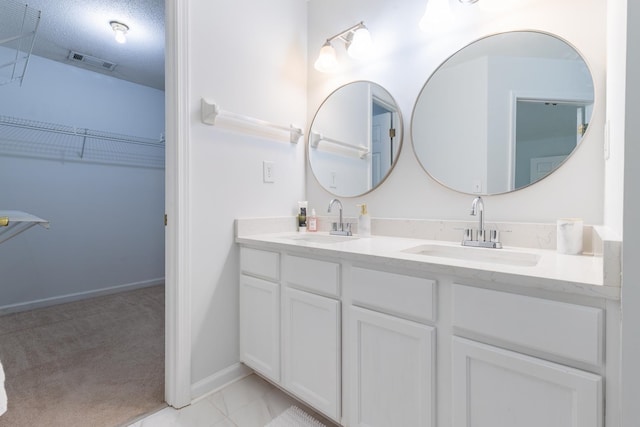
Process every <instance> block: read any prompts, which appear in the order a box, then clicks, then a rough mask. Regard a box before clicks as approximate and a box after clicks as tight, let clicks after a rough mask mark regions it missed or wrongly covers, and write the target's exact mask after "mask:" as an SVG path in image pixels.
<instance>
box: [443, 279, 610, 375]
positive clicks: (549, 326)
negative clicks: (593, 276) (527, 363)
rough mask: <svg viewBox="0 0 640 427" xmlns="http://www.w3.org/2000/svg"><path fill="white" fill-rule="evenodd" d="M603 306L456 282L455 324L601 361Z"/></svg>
mask: <svg viewBox="0 0 640 427" xmlns="http://www.w3.org/2000/svg"><path fill="white" fill-rule="evenodd" d="M603 319H604V313H603V310H602V309H599V308H595V307H585V306H581V305H576V304H570V303H564V302H558V301H551V300H546V299H542V298H534V297H529V296H523V295H516V294H510V293H507V292H500V291H494V290H488V289H481V288H474V287H470V286H464V285H453V326H454V327H457V328H462V329H464V330H467V331H471V332H476V333H479V334H482V335H484V336H487V337H491V338H496V339H499V340H503V341H506V342H509V343H513V344H516V345H518V346H522V347H525V348H530V349H533V350H536V351H541V352H544V353H548V354H552V355H555V356H560V357H563V358H569V359H572V360H575V361H578V362H586V363H589V364H591V365H595V366H599V365H601V364H602V360H603V330H604V329H603Z"/></svg>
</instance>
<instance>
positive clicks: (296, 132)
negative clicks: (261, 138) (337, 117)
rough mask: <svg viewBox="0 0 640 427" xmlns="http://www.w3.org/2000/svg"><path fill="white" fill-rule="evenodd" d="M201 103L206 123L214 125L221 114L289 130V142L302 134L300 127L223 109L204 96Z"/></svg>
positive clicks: (258, 124) (247, 121)
mask: <svg viewBox="0 0 640 427" xmlns="http://www.w3.org/2000/svg"><path fill="white" fill-rule="evenodd" d="M201 105H202V107H201V109H202V123H204V124H206V125H212V126H215V124H216V118H217V117H218V116H221V117H225V118H229V119H232V120H237V121H241V122H246V123H250V124H252V125H256V126H260V127H266V128H271V129H277V130H282V131H287V132H289V142H291V143H292V144H297V143H298V141H299V140H300V137H301V136H302V135H303V133H302V129H300V128H297V127H295V126H293V125H289V126H284V125H279V124H275V123H271V122H268V121H266V120H260V119H256V118H253V117H249V116H243V115H241V114H236V113H232V112H229V111H224V110H221V109H220V106H219V105H218V104H216V103H214V102H210V101H207V100H206V99H204V98H202V101H201Z"/></svg>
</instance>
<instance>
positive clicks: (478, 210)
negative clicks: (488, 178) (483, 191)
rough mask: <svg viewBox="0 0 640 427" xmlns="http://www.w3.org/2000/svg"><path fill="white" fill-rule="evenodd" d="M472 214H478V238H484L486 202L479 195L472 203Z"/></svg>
mask: <svg viewBox="0 0 640 427" xmlns="http://www.w3.org/2000/svg"><path fill="white" fill-rule="evenodd" d="M471 215H472V216H476V215H477V216H478V240H484V202H483V201H482V197H480V196H478V197H476V198H475V199H473V202H472V203H471Z"/></svg>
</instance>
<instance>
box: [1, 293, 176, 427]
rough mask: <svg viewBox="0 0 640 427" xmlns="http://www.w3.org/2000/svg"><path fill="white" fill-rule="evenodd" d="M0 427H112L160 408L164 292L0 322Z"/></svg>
mask: <svg viewBox="0 0 640 427" xmlns="http://www.w3.org/2000/svg"><path fill="white" fill-rule="evenodd" d="M0 360H1V361H2V364H3V366H4V370H5V374H6V384H5V387H6V390H7V396H8V408H7V412H6V413H5V414H4V415H3V416H1V417H0V426H2V427H5V426H7V427H9V426H10V427H23V426H24V427H27V426H28V427H39V426H47V427H58V426H60V427H62V426H64V427H75V426H83V427H84V426H92V427H99V426H105V427H113V426H120V425H126V424H127V422H128V421H130V420H132V419H134V418H136V417H138V416H140V415H143V414H145V413H148V412H150V411H154V410H157V409H159V408H161V407H163V406H166V405H165V403H164V402H163V401H164V286H153V287H149V288H144V289H138V290H134V291H130V292H123V293H119V294H115V295H109V296H103V297H98V298H92V299H88V300H84V301H79V302H73V303H68V304H61V305H57V306H53V307H47V308H42V309H37V310H33V311H29V312H23V313H14V314H7V315H4V316H0Z"/></svg>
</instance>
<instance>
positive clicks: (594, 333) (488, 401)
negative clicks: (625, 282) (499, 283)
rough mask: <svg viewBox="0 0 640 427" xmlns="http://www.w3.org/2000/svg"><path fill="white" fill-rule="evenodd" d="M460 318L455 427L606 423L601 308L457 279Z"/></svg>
mask: <svg viewBox="0 0 640 427" xmlns="http://www.w3.org/2000/svg"><path fill="white" fill-rule="evenodd" d="M453 326H454V333H455V334H456V335H472V336H474V337H476V339H474V340H472V339H466V338H461V337H459V336H454V337H453V338H452V387H453V401H452V406H453V407H452V414H453V423H452V425H453V427H466V426H469V425H473V426H475V427H514V426H517V427H538V426H545V427H573V426H580V427H602V425H603V419H604V414H603V405H604V398H603V379H602V377H601V376H600V375H597V374H594V373H592V372H587V371H585V370H582V369H576V368H575V367H572V366H569V365H576V364H577V365H580V366H586V367H591V368H592V370H594V371H598V369H599V368H600V366H601V364H602V360H603V357H602V355H603V338H602V337H603V310H602V309H600V308H597V307H586V306H581V305H576V304H570V303H565V302H558V301H551V300H546V299H542V298H533V297H529V296H524V295H516V294H511V293H506V292H498V291H494V290H489V289H481V288H475V287H469V286H461V285H453ZM481 340H482V341H487V342H490V343H493V344H494V345H490V344H487V343H482V342H479V341H481ZM498 344H499V345H500V347H498ZM505 347H506V349H505ZM509 348H512V349H517V351H512V350H511V349H509ZM526 353H530V354H526ZM532 354H535V355H536V356H535V357H533V356H532ZM549 359H552V360H553V359H556V360H562V361H563V363H555V362H552V361H549Z"/></svg>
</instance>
